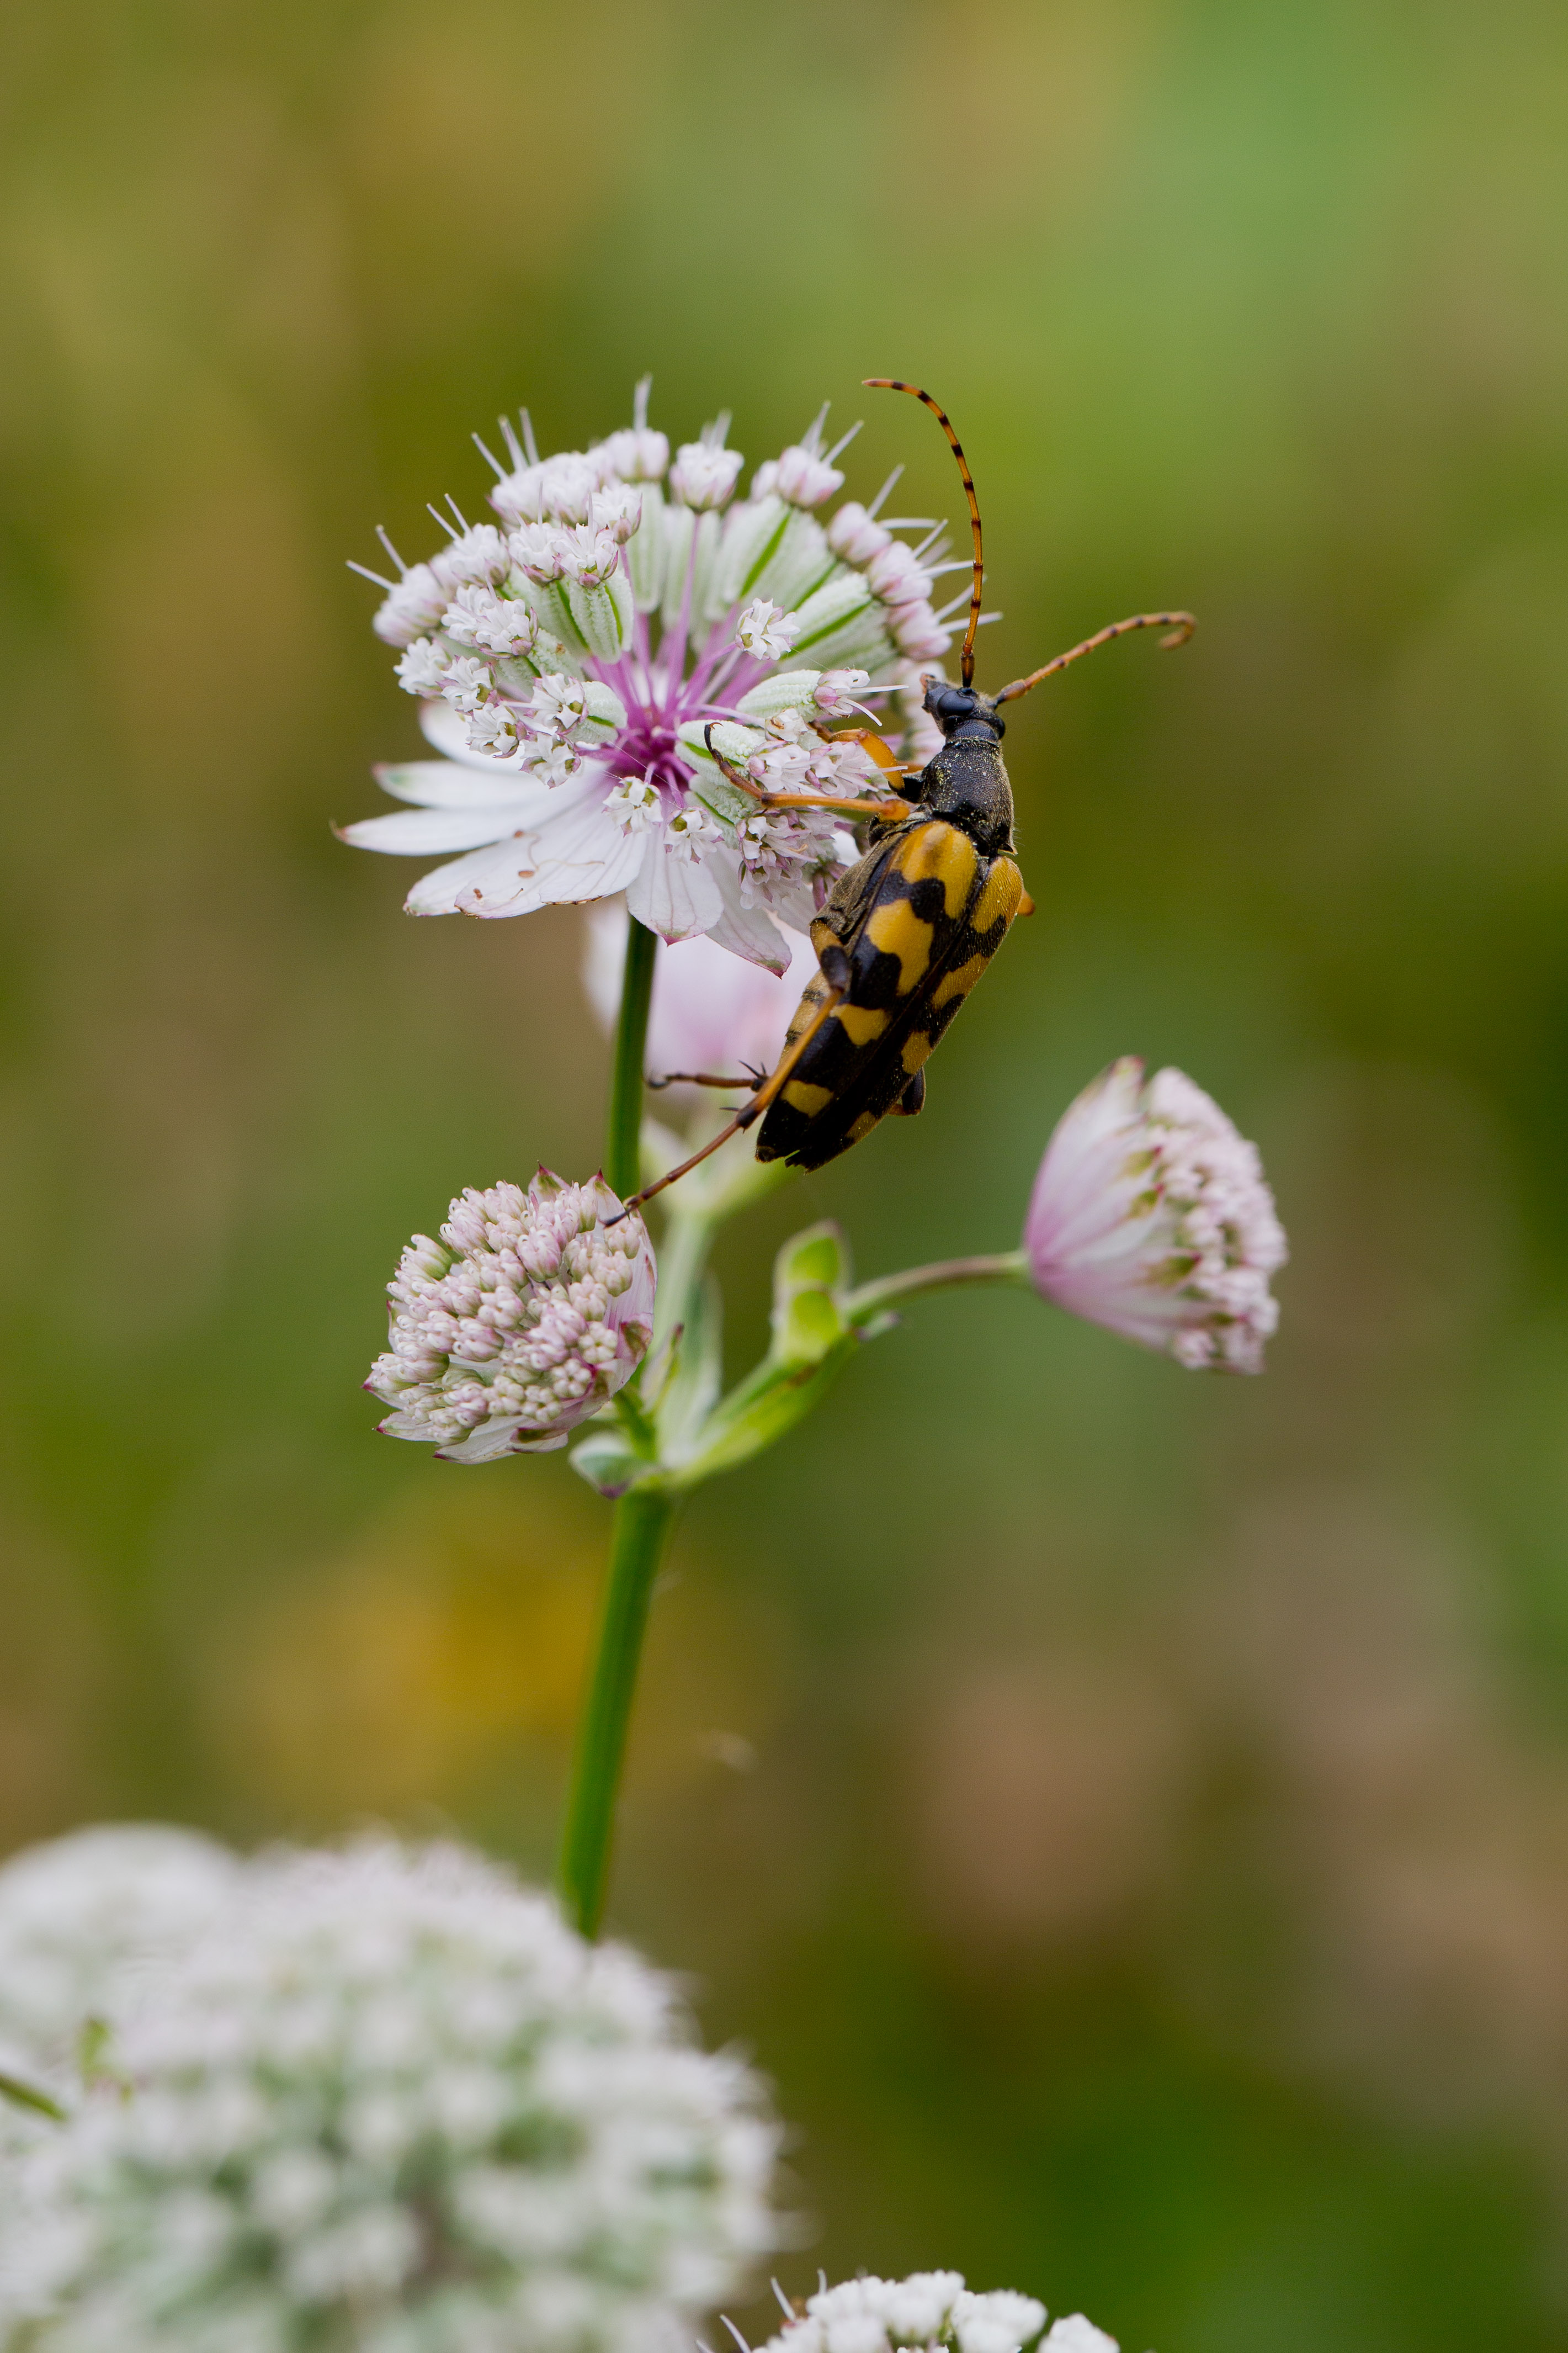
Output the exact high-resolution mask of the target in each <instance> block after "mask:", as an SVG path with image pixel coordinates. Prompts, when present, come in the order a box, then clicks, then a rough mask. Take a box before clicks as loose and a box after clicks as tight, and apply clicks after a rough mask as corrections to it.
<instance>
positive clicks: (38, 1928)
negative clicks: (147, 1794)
mask: <svg viewBox="0 0 1568 2353" xmlns="http://www.w3.org/2000/svg"><path fill="white" fill-rule="evenodd" d="M240 1869H241V1865H240V1862H239V1859H238V1857H237V1855H234V1854H231V1853H230V1852H229V1851H228V1849H227V1848H226V1847H222V1846H219V1845H218V1843H217V1841H216V1839H209V1838H203V1837H202V1836H201V1835H200V1833H199V1832H198V1831H184V1830H175V1829H174V1828H171V1827H170V1826H168V1825H166V1824H164V1823H162V1822H106V1823H104V1824H102V1825H101V1826H100V1827H98V1828H96V1829H93V1830H85V1831H71V1832H70V1833H69V1835H68V1836H67V1837H65V1838H58V1839H51V1840H49V1841H48V1842H47V1844H45V1845H42V1846H31V1847H25V1848H24V1849H23V1851H22V1852H21V1853H20V1854H16V1855H13V1856H12V1857H11V1859H10V1861H9V1862H7V1863H6V1864H5V1868H4V1869H3V1870H0V2043H3V2044H5V2046H7V2047H8V2048H9V2049H11V2050H13V2051H15V2052H19V2053H22V2054H24V2055H25V2056H26V2060H27V2061H28V2062H30V2063H31V2064H32V2066H33V2067H34V2068H35V2069H36V2070H38V2071H41V2072H42V2073H43V2075H44V2078H45V2080H47V2081H48V2082H49V2083H51V2084H54V2085H56V2086H57V2087H62V2088H63V2086H64V2084H65V2083H66V2082H68V2079H69V2077H70V2076H71V2074H72V2073H74V2063H75V2059H76V2055H77V2051H78V2046H79V2042H80V2038H81V2033H82V2030H83V2028H84V2027H85V2026H86V2025H87V2024H88V2022H89V2021H92V2020H96V2021H100V2022H102V2023H106V2024H112V2023H113V2022H114V2021H115V2020H116V2019H118V2018H119V2017H120V2015H121V2012H122V2010H124V2008H125V2006H126V2004H127V2002H128V2001H129V2000H131V1999H132V1997H133V1996H134V1995H135V1994H136V1992H137V1991H138V1990H139V1989H142V1987H143V1986H145V1984H146V1983H147V1982H148V1981H149V1980H150V1979H151V1978H153V1976H154V1975H155V1974H156V1973H157V1972H158V1971H159V1970H160V1969H162V1968H166V1967H167V1966H168V1965H169V1964H170V1962H171V1961H172V1960H174V1959H175V1958H177V1957H180V1956H181V1955H183V1954H184V1952H185V1951H186V1949H187V1948H188V1947H190V1946H191V1945H192V1944H193V1943H194V1942H195V1939H196V1937H197V1936H200V1935H201V1933H202V1932H203V1931H204V1930H205V1928H206V1927H207V1926H208V1925H209V1923H210V1922H211V1920H212V1919H213V1918H214V1916H215V1915H216V1912H217V1910H218V1908H219V1906H220V1905H222V1904H223V1903H224V1902H225V1901H226V1899H227V1897H228V1896H229V1894H231V1893H232V1891H233V1888H234V1886H235V1883H236V1882H237V1878H238V1875H239V1872H240Z"/></svg>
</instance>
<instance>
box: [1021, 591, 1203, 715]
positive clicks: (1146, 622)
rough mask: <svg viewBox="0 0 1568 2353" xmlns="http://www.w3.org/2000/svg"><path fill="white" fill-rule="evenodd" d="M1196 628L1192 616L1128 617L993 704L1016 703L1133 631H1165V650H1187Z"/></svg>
mask: <svg viewBox="0 0 1568 2353" xmlns="http://www.w3.org/2000/svg"><path fill="white" fill-rule="evenodd" d="M1197 626H1198V625H1197V622H1196V620H1195V619H1194V616H1193V615H1192V614H1191V613H1131V614H1129V616H1128V617H1127V619H1126V620H1125V621H1112V622H1110V624H1109V626H1108V627H1107V628H1103V629H1096V631H1095V633H1094V635H1093V637H1092V638H1085V639H1084V640H1083V643H1082V644H1081V645H1079V646H1069V647H1068V650H1067V651H1066V653H1065V654H1058V656H1057V658H1056V659H1055V660H1054V661H1048V662H1047V663H1046V665H1045V667H1044V668H1043V669H1042V670H1031V671H1030V673H1029V675H1028V677H1027V678H1016V679H1015V680H1014V681H1013V683H1012V685H1011V686H1005V687H1004V688H1003V689H1002V691H1001V693H1000V694H998V695H994V696H993V697H992V700H993V702H1016V701H1017V699H1018V697H1019V695H1021V694H1027V693H1028V691H1029V689H1030V688H1031V687H1032V686H1038V684H1039V683H1040V681H1041V680H1042V679H1043V678H1054V677H1055V676H1056V673H1057V671H1058V670H1066V668H1067V667H1068V663H1069V662H1075V661H1081V660H1082V659H1083V657H1084V655H1085V654H1091V653H1093V652H1094V650H1095V649H1096V648H1097V647H1099V646H1108V645H1110V643H1111V642H1112V640H1113V639H1115V638H1125V637H1128V636H1130V635H1131V632H1132V631H1133V630H1134V629H1164V630H1165V631H1166V632H1167V635H1166V636H1164V637H1163V638H1161V640H1160V643H1161V644H1162V645H1163V646H1184V645H1185V644H1186V642H1187V639H1188V638H1190V637H1191V636H1192V634H1193V631H1194V629H1195V628H1197Z"/></svg>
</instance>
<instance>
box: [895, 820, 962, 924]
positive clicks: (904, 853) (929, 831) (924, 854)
mask: <svg viewBox="0 0 1568 2353" xmlns="http://www.w3.org/2000/svg"><path fill="white" fill-rule="evenodd" d="M895 862H896V864H897V866H898V870H899V872H900V874H902V875H904V876H905V877H906V878H907V879H908V880H909V881H910V882H923V881H925V880H926V878H927V876H928V875H934V876H935V877H936V879H937V881H939V882H940V883H941V884H942V896H943V898H944V900H945V902H946V905H947V912H948V913H949V914H950V915H961V914H962V913H963V910H964V908H965V907H966V906H967V905H968V903H969V893H970V891H971V890H972V888H973V882H974V869H975V867H976V865H977V864H978V862H979V861H978V860H977V858H976V855H975V849H974V844H973V842H972V841H971V840H970V839H969V836H968V835H967V834H966V833H960V832H959V830H958V828H957V827H956V826H954V825H940V824H934V823H933V824H931V825H922V826H921V828H920V830H919V831H918V832H917V833H912V834H911V835H910V838H909V840H908V841H907V842H906V843H905V844H904V846H903V848H902V849H900V852H899V854H898V858H897V860H896V861H895Z"/></svg>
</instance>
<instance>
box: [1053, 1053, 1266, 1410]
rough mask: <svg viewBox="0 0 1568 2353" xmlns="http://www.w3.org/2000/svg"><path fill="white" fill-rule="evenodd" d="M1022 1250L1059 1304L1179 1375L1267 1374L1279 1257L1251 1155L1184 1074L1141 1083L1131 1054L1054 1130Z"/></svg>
mask: <svg viewBox="0 0 1568 2353" xmlns="http://www.w3.org/2000/svg"><path fill="white" fill-rule="evenodd" d="M1024 1248H1025V1252H1026V1257H1027V1259H1028V1262H1029V1268H1030V1271H1031V1273H1032V1274H1033V1276H1034V1280H1035V1282H1036V1284H1037V1287H1038V1288H1039V1290H1041V1291H1042V1292H1043V1293H1045V1295H1046V1297H1047V1299H1051V1300H1054V1301H1055V1302H1056V1303H1057V1305H1058V1307H1065V1308H1067V1309H1068V1310H1069V1311H1070V1312H1071V1313H1072V1314H1075V1315H1083V1316H1087V1317H1088V1318H1089V1321H1090V1322H1091V1323H1095V1324H1105V1325H1107V1326H1108V1327H1109V1329H1110V1330H1111V1331H1112V1332H1120V1333H1121V1335H1122V1337H1123V1338H1124V1339H1128V1340H1136V1341H1138V1342H1140V1343H1141V1344H1142V1345H1143V1346H1144V1347H1146V1348H1159V1349H1162V1350H1163V1351H1165V1352H1167V1353H1168V1354H1169V1355H1171V1356H1174V1357H1175V1359H1176V1361H1177V1363H1178V1364H1182V1365H1187V1366H1192V1367H1194V1368H1206V1367H1213V1368H1215V1369H1216V1370H1219V1371H1224V1372H1233V1373H1258V1372H1261V1371H1262V1369H1263V1343H1264V1342H1265V1340H1267V1339H1268V1336H1269V1335H1270V1333H1272V1331H1273V1330H1274V1327H1275V1325H1276V1324H1277V1323H1278V1322H1279V1307H1278V1306H1277V1304H1276V1303H1275V1301H1274V1299H1273V1297H1272V1296H1271V1294H1270V1293H1269V1289H1268V1279H1269V1277H1270V1275H1272V1274H1274V1273H1275V1272H1276V1271H1278V1269H1279V1268H1280V1267H1281V1266H1283V1265H1284V1263H1285V1260H1286V1255H1287V1252H1286V1245H1285V1235H1284V1232H1283V1230H1282V1229H1281V1227H1280V1224H1279V1219H1278V1218H1277V1217H1276V1216H1275V1214H1274V1198H1273V1195H1272V1194H1271V1193H1270V1192H1269V1189H1268V1185H1267V1183H1266V1182H1265V1181H1264V1176H1263V1169H1262V1166H1261V1164H1260V1162H1259V1160H1258V1150H1257V1146H1256V1145H1251V1144H1248V1143H1247V1139H1246V1138H1245V1137H1244V1136H1242V1135H1241V1134H1238V1133H1237V1129H1236V1128H1235V1127H1234V1126H1233V1124H1231V1122H1230V1121H1229V1120H1228V1119H1227V1118H1226V1115H1225V1113H1224V1112H1223V1111H1221V1109H1220V1107H1219V1105H1218V1104H1217V1103H1215V1102H1214V1101H1213V1100H1212V1099H1211V1098H1210V1097H1209V1096H1208V1095H1206V1094H1205V1092H1204V1091H1203V1089H1202V1088H1201V1087H1197V1086H1194V1083H1193V1082H1192V1080H1191V1079H1189V1078H1187V1077H1185V1076H1184V1074H1183V1072H1182V1071H1174V1070H1164V1071H1156V1072H1155V1074H1154V1076H1153V1077H1152V1079H1150V1080H1148V1081H1147V1082H1145V1080H1144V1077H1143V1065H1142V1062H1141V1061H1139V1060H1136V1058H1135V1057H1133V1056H1131V1055H1128V1056H1125V1057H1124V1058H1123V1059H1122V1060H1121V1061H1119V1062H1113V1063H1112V1064H1111V1066H1110V1069H1109V1070H1108V1071H1104V1072H1102V1073H1101V1075H1100V1077H1099V1078H1098V1079H1096V1080H1095V1082H1094V1084H1093V1085H1092V1086H1090V1087H1086V1088H1085V1090H1084V1092H1083V1093H1082V1094H1081V1095H1079V1098H1078V1101H1077V1102H1076V1103H1073V1104H1071V1105H1070V1106H1069V1108H1068V1110H1067V1111H1066V1112H1065V1113H1063V1115H1062V1117H1061V1119H1060V1120H1059V1121H1058V1124H1057V1129H1056V1133H1055V1134H1054V1135H1053V1136H1052V1137H1051V1140H1050V1144H1049V1145H1048V1146H1047V1151H1046V1156H1045V1158H1044V1160H1043V1161H1042V1162H1041V1164H1040V1173H1039V1175H1038V1176H1037V1178H1036V1180H1035V1189H1034V1193H1033V1196H1032V1198H1031V1199H1030V1202H1029V1213H1028V1217H1027V1219H1026V1223H1025V1228H1024Z"/></svg>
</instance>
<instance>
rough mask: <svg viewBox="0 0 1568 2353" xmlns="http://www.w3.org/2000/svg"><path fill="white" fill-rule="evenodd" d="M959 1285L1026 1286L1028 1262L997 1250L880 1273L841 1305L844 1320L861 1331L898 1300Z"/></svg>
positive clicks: (1019, 1254) (1018, 1254) (1020, 1254)
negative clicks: (1012, 1284) (971, 1256)
mask: <svg viewBox="0 0 1568 2353" xmlns="http://www.w3.org/2000/svg"><path fill="white" fill-rule="evenodd" d="M961 1282H1013V1283H1022V1284H1023V1285H1024V1287H1025V1288H1026V1289H1028V1288H1029V1287H1030V1278H1029V1261H1028V1259H1027V1257H1026V1254H1025V1253H1024V1251H1022V1250H998V1251H997V1252H995V1253H994V1255H992V1256H988V1257H978V1258H943V1259H938V1260H936V1261H935V1262H934V1263H933V1264H932V1265H931V1266H907V1267H905V1268H903V1269H902V1270H901V1271H900V1272H899V1273H898V1274H884V1275H882V1276H880V1277H879V1279H878V1281H877V1282H863V1283H862V1284H861V1285H860V1287H859V1289H858V1291H852V1292H851V1293H849V1296H848V1297H847V1299H846V1301H845V1302H844V1316H845V1321H846V1322H847V1323H848V1324H853V1325H854V1327H855V1329H856V1330H857V1331H859V1330H861V1329H862V1328H863V1327H864V1326H865V1325H866V1324H868V1323H869V1322H870V1321H871V1320H872V1318H873V1317H874V1316H877V1315H880V1314H883V1313H884V1311H885V1310H886V1309H888V1308H889V1307H892V1306H895V1305H896V1304H897V1303H898V1302H899V1301H900V1300H902V1299H912V1298H914V1297H915V1296H916V1295H917V1294H918V1293H921V1292H922V1291H950V1290H952V1287H953V1285H954V1284H955V1283H961Z"/></svg>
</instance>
